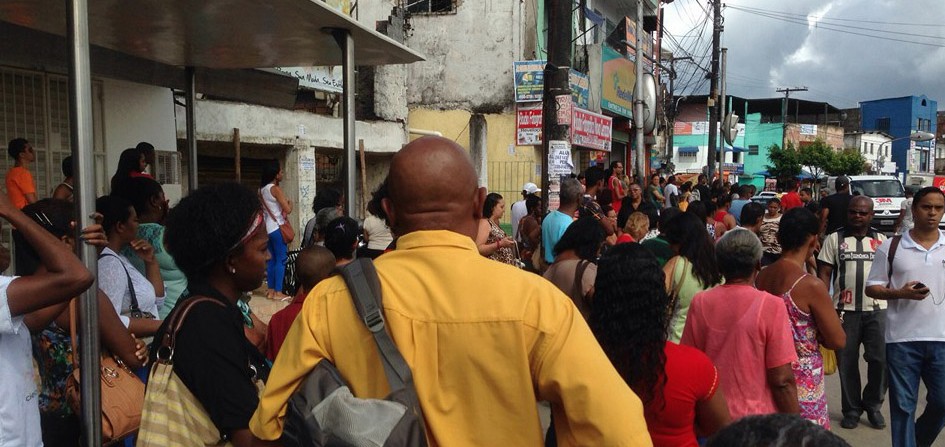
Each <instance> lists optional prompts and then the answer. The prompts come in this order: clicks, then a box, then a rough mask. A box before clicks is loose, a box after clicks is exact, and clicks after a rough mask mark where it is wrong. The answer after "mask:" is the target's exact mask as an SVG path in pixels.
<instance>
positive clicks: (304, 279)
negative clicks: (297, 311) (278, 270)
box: [295, 245, 335, 293]
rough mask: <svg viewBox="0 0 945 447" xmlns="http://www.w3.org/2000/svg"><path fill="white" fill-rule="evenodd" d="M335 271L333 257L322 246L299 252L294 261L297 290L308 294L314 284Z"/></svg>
mask: <svg viewBox="0 0 945 447" xmlns="http://www.w3.org/2000/svg"><path fill="white" fill-rule="evenodd" d="M334 269H335V255H333V254H331V251H330V250H328V249H327V248H325V247H322V246H318V245H315V246H312V247H308V248H306V249H303V250H302V251H300V252H299V257H298V258H296V260H295V279H296V280H297V282H298V284H299V290H301V291H302V292H303V293H308V292H309V291H310V290H312V288H313V287H315V285H316V284H318V283H319V282H321V281H322V280H323V279H325V278H327V277H329V276H330V275H331V273H332V271H333V270H334Z"/></svg>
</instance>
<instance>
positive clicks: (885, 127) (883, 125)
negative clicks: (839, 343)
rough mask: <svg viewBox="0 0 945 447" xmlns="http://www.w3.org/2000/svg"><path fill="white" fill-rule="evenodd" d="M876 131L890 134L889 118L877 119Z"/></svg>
mask: <svg viewBox="0 0 945 447" xmlns="http://www.w3.org/2000/svg"><path fill="white" fill-rule="evenodd" d="M876 130H879V131H882V132H889V118H888V117H886V118H876Z"/></svg>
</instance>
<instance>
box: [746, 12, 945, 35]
mask: <svg viewBox="0 0 945 447" xmlns="http://www.w3.org/2000/svg"><path fill="white" fill-rule="evenodd" d="M730 8H732V9H735V10H739V11H742V12H748V13H757V14H770V15H771V16H778V17H780V18H783V19H790V20H804V21H808V19H797V18H794V17H792V16H794V14H787V15H786V14H781V13H777V12H774V11H767V10H764V9H757V8H743V7H739V6H730ZM822 20H823V19H820V20H818V21H817V23H815V24H814V25H813V26H814V27H815V28H816V27H819V26H820V21H822ZM825 25H830V26H837V27H841V28H849V29H858V30H865V31H875V32H877V33H886V34H895V35H898V36H909V37H923V38H928V39H940V40H945V37H943V36H933V35H928V34H915V33H904V32H900V31H888V30H882V29H876V28H868V27H864V26H853V25H841V24H839V23H826V24H825ZM808 26H811V25H810V24H809V23H808Z"/></svg>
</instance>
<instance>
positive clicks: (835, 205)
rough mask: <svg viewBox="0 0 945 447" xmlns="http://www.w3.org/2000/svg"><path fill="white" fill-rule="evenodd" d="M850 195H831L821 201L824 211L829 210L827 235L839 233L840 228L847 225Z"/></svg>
mask: <svg viewBox="0 0 945 447" xmlns="http://www.w3.org/2000/svg"><path fill="white" fill-rule="evenodd" d="M852 198H853V196H851V195H850V194H841V193H836V194H831V195H829V196H827V197H824V198H823V199H822V200H821V201H820V208H821V209H822V210H829V212H828V213H827V229H826V234H830V233H833V232H834V231H837V230H838V229H839V228H840V227H843V226H845V225H846V224H847V208H849V206H850V199H852Z"/></svg>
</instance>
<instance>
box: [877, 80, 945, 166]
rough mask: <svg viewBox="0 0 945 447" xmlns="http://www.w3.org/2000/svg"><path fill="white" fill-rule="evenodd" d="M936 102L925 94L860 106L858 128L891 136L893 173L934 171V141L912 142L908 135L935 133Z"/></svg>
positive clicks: (882, 100)
mask: <svg viewBox="0 0 945 447" xmlns="http://www.w3.org/2000/svg"><path fill="white" fill-rule="evenodd" d="M937 109H938V102H937V101H935V100H933V99H929V98H928V97H927V96H925V95H920V96H903V97H900V98H886V99H876V100H872V101H863V102H861V103H860V125H861V127H862V129H863V130H864V131H870V130H875V131H880V132H885V133H888V134H889V135H892V137H893V140H892V143H890V144H891V145H892V154H891V158H892V161H894V162H895V163H896V171H897V172H896V173H897V175H900V176H901V177H904V176H905V175H906V174H909V173H927V172H933V169H934V163H935V159H934V158H935V153H934V152H933V151H932V149H933V148H934V147H935V142H934V141H927V142H913V141H911V140H909V135H911V134H912V133H913V132H915V131H923V132H930V133H932V134H935V133H936V131H937V123H936V111H937Z"/></svg>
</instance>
